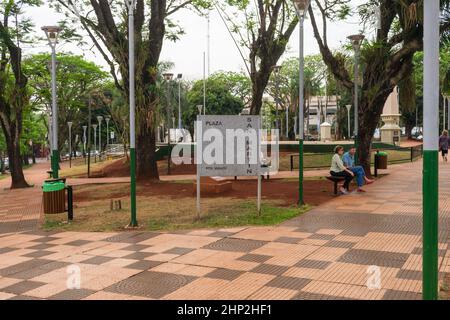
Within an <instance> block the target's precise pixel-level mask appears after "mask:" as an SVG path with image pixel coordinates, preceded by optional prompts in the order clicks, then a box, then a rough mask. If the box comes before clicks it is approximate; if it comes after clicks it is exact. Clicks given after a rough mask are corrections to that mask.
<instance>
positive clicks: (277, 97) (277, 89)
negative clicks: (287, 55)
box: [273, 66, 281, 130]
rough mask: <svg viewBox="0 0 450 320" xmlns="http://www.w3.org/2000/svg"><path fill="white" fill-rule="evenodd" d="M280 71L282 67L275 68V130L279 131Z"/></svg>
mask: <svg viewBox="0 0 450 320" xmlns="http://www.w3.org/2000/svg"><path fill="white" fill-rule="evenodd" d="M280 70H281V66H274V67H273V72H274V73H275V129H277V130H278V129H279V119H278V109H279V106H280V83H279V80H280Z"/></svg>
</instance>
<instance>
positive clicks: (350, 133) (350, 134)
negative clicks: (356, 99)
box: [345, 104, 352, 139]
mask: <svg viewBox="0 0 450 320" xmlns="http://www.w3.org/2000/svg"><path fill="white" fill-rule="evenodd" d="M345 107H346V108H347V118H348V139H350V138H351V137H352V131H351V130H350V110H351V108H352V105H351V104H348V105H346V106H345Z"/></svg>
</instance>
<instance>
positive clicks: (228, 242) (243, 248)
mask: <svg viewBox="0 0 450 320" xmlns="http://www.w3.org/2000/svg"><path fill="white" fill-rule="evenodd" d="M266 243H267V242H265V241H257V240H244V239H234V238H225V239H222V240H219V241H216V242H213V243H211V244H209V245H207V246H205V247H203V248H204V249H211V250H219V251H232V252H250V251H253V250H256V249H258V248H260V247H262V246H263V245H265V244H266Z"/></svg>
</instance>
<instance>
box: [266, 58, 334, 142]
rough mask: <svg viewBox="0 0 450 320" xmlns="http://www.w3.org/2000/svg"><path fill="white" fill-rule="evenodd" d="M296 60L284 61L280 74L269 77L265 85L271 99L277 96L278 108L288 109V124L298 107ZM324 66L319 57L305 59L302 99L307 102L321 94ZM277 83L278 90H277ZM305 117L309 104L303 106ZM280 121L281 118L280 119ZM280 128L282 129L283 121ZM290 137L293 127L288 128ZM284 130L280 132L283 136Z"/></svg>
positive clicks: (297, 66) (324, 72) (297, 64)
mask: <svg viewBox="0 0 450 320" xmlns="http://www.w3.org/2000/svg"><path fill="white" fill-rule="evenodd" d="M298 68H299V63H298V58H289V59H286V60H285V61H284V62H283V63H282V64H281V69H280V72H279V73H278V76H276V75H275V74H274V73H273V74H272V75H271V77H270V80H269V83H268V85H267V90H266V91H267V93H268V94H269V95H270V96H271V97H272V98H273V100H274V101H276V99H277V93H278V94H279V102H280V107H281V108H282V109H284V110H285V111H286V110H287V109H289V115H290V119H291V120H290V123H292V119H293V118H294V116H295V115H296V114H297V113H298V105H299V76H298ZM326 69H327V68H326V66H325V64H324V63H323V61H322V58H321V56H320V55H309V56H306V57H305V68H304V70H305V86H304V97H305V99H306V100H307V101H308V100H309V99H310V98H311V97H312V96H317V95H320V94H322V91H323V81H324V79H325V76H326ZM277 81H278V88H277ZM305 107H306V108H305V110H304V111H305V115H306V114H307V113H308V108H309V103H307V104H306V105H305ZM280 119H281V117H280ZM280 122H281V127H283V121H280ZM290 128H291V131H292V132H290V136H292V135H293V126H291V127H290ZM284 131H285V130H282V134H284Z"/></svg>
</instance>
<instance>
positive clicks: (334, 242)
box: [326, 240, 356, 249]
mask: <svg viewBox="0 0 450 320" xmlns="http://www.w3.org/2000/svg"><path fill="white" fill-rule="evenodd" d="M355 245H356V243H354V242H349V241H337V240H331V241H328V242H327V244H326V246H327V247H331V248H348V249H350V248H353V247H354V246H355Z"/></svg>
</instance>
